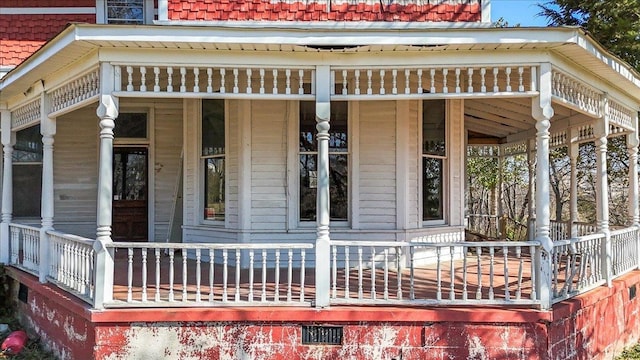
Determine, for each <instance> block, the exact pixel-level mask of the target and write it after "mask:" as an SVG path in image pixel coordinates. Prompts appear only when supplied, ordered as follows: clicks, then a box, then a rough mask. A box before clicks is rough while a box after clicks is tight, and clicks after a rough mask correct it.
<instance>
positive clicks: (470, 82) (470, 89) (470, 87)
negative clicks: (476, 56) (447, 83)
mask: <svg viewBox="0 0 640 360" xmlns="http://www.w3.org/2000/svg"><path fill="white" fill-rule="evenodd" d="M467 79H468V80H467V82H468V84H467V85H468V86H467V92H468V93H473V68H468V69H467Z"/></svg>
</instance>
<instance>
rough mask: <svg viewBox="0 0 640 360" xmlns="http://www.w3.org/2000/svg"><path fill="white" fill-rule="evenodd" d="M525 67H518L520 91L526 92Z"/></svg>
mask: <svg viewBox="0 0 640 360" xmlns="http://www.w3.org/2000/svg"><path fill="white" fill-rule="evenodd" d="M523 75H524V67H522V66H520V67H518V91H519V92H524V76H523Z"/></svg>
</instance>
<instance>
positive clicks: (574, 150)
mask: <svg viewBox="0 0 640 360" xmlns="http://www.w3.org/2000/svg"><path fill="white" fill-rule="evenodd" d="M569 131H570V136H569V149H568V150H569V163H570V166H571V180H570V182H571V184H570V189H569V192H570V194H569V197H570V199H569V229H570V230H569V231H570V233H569V238H570V239H575V238H577V237H578V224H576V222H577V221H578V150H579V146H580V144H578V143H575V142H573V140H574V139H575V138H577V137H578V134H577V130H575V129H571V130H569Z"/></svg>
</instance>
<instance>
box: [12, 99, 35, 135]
mask: <svg viewBox="0 0 640 360" xmlns="http://www.w3.org/2000/svg"><path fill="white" fill-rule="evenodd" d="M40 116H41V110H40V98H37V99H36V100H33V101H31V102H29V103H27V104H25V105H22V106H20V107H19V108H17V109H15V110H14V111H12V112H11V129H18V128H24V127H27V126H28V125H31V124H33V123H37V122H39V121H40Z"/></svg>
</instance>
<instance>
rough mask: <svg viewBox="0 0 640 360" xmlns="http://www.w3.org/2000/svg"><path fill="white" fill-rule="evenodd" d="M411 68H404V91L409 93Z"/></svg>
mask: <svg viewBox="0 0 640 360" xmlns="http://www.w3.org/2000/svg"><path fill="white" fill-rule="evenodd" d="M410 80H411V70H409V69H404V93H405V94H410V93H411V81H410Z"/></svg>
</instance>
